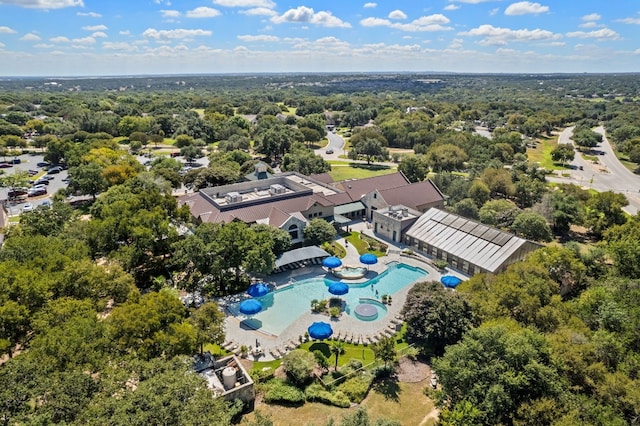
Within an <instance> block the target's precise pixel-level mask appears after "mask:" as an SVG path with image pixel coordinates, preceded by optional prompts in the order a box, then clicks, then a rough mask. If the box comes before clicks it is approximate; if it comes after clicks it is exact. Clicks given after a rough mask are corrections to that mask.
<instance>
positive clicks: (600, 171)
mask: <svg viewBox="0 0 640 426" xmlns="http://www.w3.org/2000/svg"><path fill="white" fill-rule="evenodd" d="M573 130H574V127H567V128H566V129H564V130H563V131H562V132H561V133H560V135H559V136H558V143H567V144H573V141H572V140H571V137H572V136H573ZM595 131H596V132H598V133H600V134H601V135H602V143H601V144H600V145H599V146H598V150H600V151H602V152H603V153H604V154H603V155H599V156H597V157H598V161H597V162H596V163H594V162H592V161H588V160H585V159H584V158H582V155H581V154H580V153H579V152H576V158H575V159H574V160H573V161H572V162H571V163H570V165H571V166H573V168H572V170H568V171H567V170H563V171H562V173H563V174H567V173H568V174H569V177H559V176H555V177H549V178H548V179H549V180H550V181H552V182H560V183H575V184H577V185H580V186H582V187H586V188H593V189H595V190H598V191H614V192H617V193H619V194H623V195H625V196H626V197H627V200H629V205H628V206H627V207H625V208H624V210H625V211H626V212H627V213H629V214H637V213H638V211H639V210H640V176H638V175H635V174H633V173H632V172H631V171H629V169H627V168H626V167H625V166H624V165H622V163H620V161H619V160H618V158H617V157H616V155H615V153H614V152H613V148H612V147H611V144H609V141H608V140H607V136H606V134H605V131H604V128H603V127H602V126H600V127H597V128H596V129H595ZM580 166H582V168H583V170H580Z"/></svg>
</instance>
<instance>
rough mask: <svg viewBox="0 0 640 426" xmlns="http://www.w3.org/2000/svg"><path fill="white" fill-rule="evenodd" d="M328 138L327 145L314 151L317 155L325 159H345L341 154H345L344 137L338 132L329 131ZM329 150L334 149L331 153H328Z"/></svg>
mask: <svg viewBox="0 0 640 426" xmlns="http://www.w3.org/2000/svg"><path fill="white" fill-rule="evenodd" d="M327 140H328V141H329V143H328V144H327V146H326V147H324V148H321V149H316V150H315V151H314V152H315V154H316V155H319V156H321V157H322V158H324V159H325V160H344V159H341V158H340V156H341V155H344V154H345V152H344V145H345V142H344V139H343V138H342V136H340V135H339V134H337V133H333V132H327ZM327 151H333V153H331V154H327Z"/></svg>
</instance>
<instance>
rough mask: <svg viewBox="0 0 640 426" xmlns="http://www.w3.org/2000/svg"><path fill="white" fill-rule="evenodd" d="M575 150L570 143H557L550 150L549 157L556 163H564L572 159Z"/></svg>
mask: <svg viewBox="0 0 640 426" xmlns="http://www.w3.org/2000/svg"><path fill="white" fill-rule="evenodd" d="M575 156H576V152H575V150H574V149H573V145H571V144H558V145H557V146H556V147H554V148H553V150H552V151H551V159H552V160H553V161H555V162H556V163H559V162H562V164H563V165H564V164H565V163H566V162H567V161H573V159H574V158H575Z"/></svg>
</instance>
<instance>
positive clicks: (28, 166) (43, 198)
mask: <svg viewBox="0 0 640 426" xmlns="http://www.w3.org/2000/svg"><path fill="white" fill-rule="evenodd" d="M17 158H19V159H20V160H21V161H20V163H19V164H12V166H11V167H7V168H3V169H2V171H4V174H11V173H15V172H16V171H18V170H22V171H25V172H28V171H29V170H37V171H38V174H37V175H35V176H32V180H35V179H37V178H39V177H41V176H45V175H46V173H47V172H46V170H45V169H44V168H42V167H38V166H37V164H38V163H39V162H43V161H44V156H43V155H42V154H37V155H29V154H25V155H20V156H18V157H17ZM11 159H13V157H7V161H10V160H11ZM50 176H51V177H53V179H51V180H49V185H47V194H46V195H40V196H35V197H28V198H27V199H26V200H23V201H20V202H9V203H7V204H6V206H7V212H8V213H9V216H16V215H19V214H20V213H21V212H22V210H23V209H24V207H25V205H27V204H28V203H30V204H31V206H32V207H33V208H36V207H37V206H39V205H40V204H42V203H43V202H45V203H46V202H51V197H53V194H55V193H56V192H58V190H59V189H61V188H66V187H67V183H66V182H65V181H64V180H66V179H67V177H68V172H67V170H62V171H61V172H60V173H57V174H53V175H50ZM8 191H9V188H1V189H0V199H1V200H2V202H5V201H6V200H7V193H8Z"/></svg>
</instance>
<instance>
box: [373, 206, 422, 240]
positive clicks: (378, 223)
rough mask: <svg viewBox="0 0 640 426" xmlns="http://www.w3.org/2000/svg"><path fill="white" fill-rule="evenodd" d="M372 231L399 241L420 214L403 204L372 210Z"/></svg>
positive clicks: (388, 238)
mask: <svg viewBox="0 0 640 426" xmlns="http://www.w3.org/2000/svg"><path fill="white" fill-rule="evenodd" d="M372 213H373V217H372V220H371V223H373V232H374V233H376V234H377V235H379V236H381V237H383V238H386V239H387V240H390V241H394V242H396V243H401V242H402V239H403V237H404V235H405V233H406V231H407V229H408V228H409V227H410V226H411V225H413V224H414V223H415V222H416V221H417V220H418V218H419V217H420V216H421V215H422V213H421V212H419V211H417V210H414V209H410V208H409V207H407V206H404V205H396V206H389V207H387V208H384V209H381V210H373V211H372Z"/></svg>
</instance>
